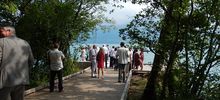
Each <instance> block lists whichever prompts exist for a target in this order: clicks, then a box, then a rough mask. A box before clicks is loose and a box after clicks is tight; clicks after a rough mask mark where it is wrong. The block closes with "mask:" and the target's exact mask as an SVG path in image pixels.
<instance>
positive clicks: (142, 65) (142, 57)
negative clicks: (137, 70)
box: [140, 48, 144, 70]
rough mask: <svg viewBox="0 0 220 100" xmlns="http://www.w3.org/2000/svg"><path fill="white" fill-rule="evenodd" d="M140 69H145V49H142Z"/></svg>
mask: <svg viewBox="0 0 220 100" xmlns="http://www.w3.org/2000/svg"><path fill="white" fill-rule="evenodd" d="M140 51H141V52H140V67H141V70H143V67H144V48H141V50H140Z"/></svg>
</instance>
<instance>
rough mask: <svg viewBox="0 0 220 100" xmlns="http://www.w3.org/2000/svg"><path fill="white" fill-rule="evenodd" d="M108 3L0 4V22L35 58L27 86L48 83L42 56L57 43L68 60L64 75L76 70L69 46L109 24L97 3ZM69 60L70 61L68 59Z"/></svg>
mask: <svg viewBox="0 0 220 100" xmlns="http://www.w3.org/2000/svg"><path fill="white" fill-rule="evenodd" d="M107 1H108V0H34V1H33V0H3V1H2V2H0V23H1V24H3V23H11V24H12V25H13V26H15V28H16V35H17V36H18V37H20V38H22V39H24V40H27V41H28V42H29V43H30V45H31V47H32V51H33V54H34V58H35V67H34V68H32V69H31V72H30V73H31V76H30V77H31V85H32V86H36V85H38V84H42V83H45V82H47V81H48V66H47V64H46V63H47V62H46V61H47V60H46V55H47V51H48V50H49V49H50V44H51V43H52V42H54V41H57V42H59V43H60V50H61V51H63V52H64V55H65V56H66V57H67V58H68V59H66V61H65V62H64V64H65V68H64V74H65V75H68V74H71V73H73V72H76V71H78V70H79V68H77V67H75V61H74V60H76V53H75V54H70V53H71V50H70V46H72V44H73V43H77V42H80V43H81V42H83V41H85V40H87V39H88V38H89V37H90V36H89V32H92V31H94V30H95V29H96V28H100V27H102V25H101V24H102V23H104V22H107V23H110V22H111V20H109V19H107V18H106V17H105V16H104V15H103V12H105V11H106V8H105V7H103V6H102V5H101V4H103V3H108V2H107ZM71 57H73V58H71Z"/></svg>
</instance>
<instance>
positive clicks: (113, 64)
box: [88, 42, 144, 82]
mask: <svg viewBox="0 0 220 100" xmlns="http://www.w3.org/2000/svg"><path fill="white" fill-rule="evenodd" d="M88 52H89V61H91V77H92V78H95V77H96V72H97V74H98V78H99V79H104V68H108V67H107V66H108V65H107V64H108V63H107V62H108V59H109V58H110V61H109V62H110V64H109V68H114V70H118V82H121V81H123V82H125V78H126V75H127V73H128V72H129V71H130V70H131V69H139V67H140V70H143V65H144V49H140V52H138V49H134V51H133V50H132V48H127V47H126V46H125V43H124V42H121V43H120V47H115V46H112V48H109V45H103V46H102V47H99V48H97V46H96V45H93V46H89V50H88ZM97 68H98V71H96V69H97ZM100 73H101V74H100Z"/></svg>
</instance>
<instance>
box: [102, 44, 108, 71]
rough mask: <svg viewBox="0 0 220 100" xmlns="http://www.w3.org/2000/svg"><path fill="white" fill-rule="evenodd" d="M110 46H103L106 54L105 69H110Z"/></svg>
mask: <svg viewBox="0 0 220 100" xmlns="http://www.w3.org/2000/svg"><path fill="white" fill-rule="evenodd" d="M108 46H109V45H103V49H104V52H105V68H108V56H109V48H108Z"/></svg>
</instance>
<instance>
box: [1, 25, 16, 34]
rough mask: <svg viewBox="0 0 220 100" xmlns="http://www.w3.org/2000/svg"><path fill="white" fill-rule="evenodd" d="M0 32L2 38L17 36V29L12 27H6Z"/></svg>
mask: <svg viewBox="0 0 220 100" xmlns="http://www.w3.org/2000/svg"><path fill="white" fill-rule="evenodd" d="M0 30H1V31H0V37H8V36H11V35H13V34H15V28H14V27H12V26H4V27H1V28H0Z"/></svg>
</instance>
